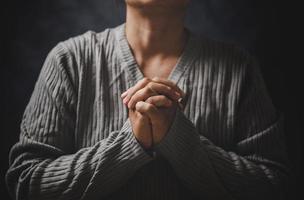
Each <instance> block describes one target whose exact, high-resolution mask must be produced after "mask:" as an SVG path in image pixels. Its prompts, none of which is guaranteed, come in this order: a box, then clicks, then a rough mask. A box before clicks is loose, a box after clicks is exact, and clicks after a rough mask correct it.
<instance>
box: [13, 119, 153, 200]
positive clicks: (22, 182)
mask: <svg viewBox="0 0 304 200" xmlns="http://www.w3.org/2000/svg"><path fill="white" fill-rule="evenodd" d="M131 130H132V129H131V127H130V123H129V121H127V122H126V123H125V124H124V126H123V128H122V129H121V130H120V131H117V132H112V133H111V134H110V135H109V137H108V138H107V139H105V140H102V141H100V142H98V143H96V144H95V145H94V146H93V147H90V148H85V149H81V150H79V151H78V152H77V153H75V154H71V155H64V154H63V152H60V150H57V149H54V147H52V146H48V145H45V144H42V143H35V142H34V143H27V144H24V143H23V144H17V145H15V147H14V148H13V149H12V152H11V156H15V155H18V157H15V158H13V157H12V158H11V160H14V161H15V162H14V163H12V165H11V167H10V169H9V171H8V173H7V182H8V185H9V186H10V187H9V188H10V190H11V193H14V194H16V195H17V197H16V199H21V198H22V199H23V198H24V196H22V195H27V196H28V197H30V198H31V199H81V198H85V199H96V198H97V199H98V198H101V197H103V196H106V195H108V194H110V193H112V192H113V191H115V189H116V188H118V187H119V186H121V185H122V184H124V183H125V182H126V180H127V179H128V178H129V177H130V176H132V174H134V173H135V171H136V170H137V169H139V168H140V167H141V166H143V165H144V164H146V163H147V162H149V161H150V160H151V157H150V156H149V155H148V154H146V153H145V151H144V150H143V149H142V147H141V146H140V145H139V143H138V142H137V141H136V139H135V137H134V136H133V134H132V131H131ZM37 150H38V151H39V152H37ZM21 194H22V195H21Z"/></svg>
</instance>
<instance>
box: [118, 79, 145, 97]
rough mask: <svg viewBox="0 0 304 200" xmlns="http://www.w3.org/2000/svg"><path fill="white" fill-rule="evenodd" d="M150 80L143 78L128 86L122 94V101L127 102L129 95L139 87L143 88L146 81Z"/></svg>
mask: <svg viewBox="0 0 304 200" xmlns="http://www.w3.org/2000/svg"><path fill="white" fill-rule="evenodd" d="M150 82H151V79H149V78H146V77H145V78H143V79H141V80H140V81H138V83H136V84H135V85H134V86H133V87H131V88H129V89H128V90H127V91H126V92H124V93H123V94H122V98H124V101H123V103H127V102H129V100H130V99H131V97H132V96H133V95H134V94H135V93H136V92H137V91H138V90H140V89H142V88H144V87H145V86H146V85H147V84H148V83H150Z"/></svg>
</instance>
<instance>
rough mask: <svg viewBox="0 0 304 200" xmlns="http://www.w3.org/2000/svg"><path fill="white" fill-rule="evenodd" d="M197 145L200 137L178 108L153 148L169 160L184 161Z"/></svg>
mask: <svg viewBox="0 0 304 200" xmlns="http://www.w3.org/2000/svg"><path fill="white" fill-rule="evenodd" d="M199 145H200V137H199V134H198V133H197V131H196V128H195V126H194V125H193V123H192V122H191V121H190V120H189V119H188V118H187V117H186V116H185V115H184V113H183V112H182V111H181V110H180V109H177V110H176V114H175V117H174V119H173V122H172V124H171V127H170V128H169V131H168V132H167V134H166V136H165V137H164V138H163V139H162V141H161V142H160V143H159V144H157V145H155V146H154V149H155V151H156V152H157V153H158V154H162V155H163V156H165V157H166V158H167V159H169V160H172V159H173V160H175V161H178V160H179V161H185V160H188V159H189V157H188V155H189V153H190V154H192V152H193V151H194V150H195V149H197V148H199Z"/></svg>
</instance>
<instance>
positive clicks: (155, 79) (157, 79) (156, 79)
mask: <svg viewBox="0 0 304 200" xmlns="http://www.w3.org/2000/svg"><path fill="white" fill-rule="evenodd" d="M152 80H153V81H160V78H159V77H157V76H156V77H154V78H152Z"/></svg>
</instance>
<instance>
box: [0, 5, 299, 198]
mask: <svg viewBox="0 0 304 200" xmlns="http://www.w3.org/2000/svg"><path fill="white" fill-rule="evenodd" d="M298 8H300V7H298V6H297V5H294V4H286V2H284V3H280V2H278V1H275V0H269V1H267V2H266V1H256V0H229V1H227V0H192V4H191V5H190V9H189V13H188V16H187V20H186V21H187V26H188V27H189V28H190V29H191V30H193V31H195V32H197V33H202V34H205V35H207V36H209V37H210V38H214V39H217V40H223V41H229V42H234V43H237V44H239V45H240V46H242V47H243V48H246V49H247V50H248V51H250V52H251V53H252V54H254V55H255V56H256V57H257V58H258V60H259V62H260V65H261V69H262V72H263V75H264V79H265V81H266V84H267V86H268V89H269V92H270V95H271V97H272V99H273V102H274V104H275V105H276V107H277V109H279V110H281V111H282V112H283V113H284V114H285V120H286V121H285V133H286V143H287V146H288V153H289V157H290V160H291V162H292V165H293V169H292V170H293V173H294V181H293V182H292V183H291V187H290V188H291V189H290V192H289V199H299V197H297V196H296V195H301V196H303V195H302V194H301V193H302V192H301V189H302V188H300V187H301V186H300V185H302V184H301V182H300V181H301V180H303V171H302V169H303V165H302V161H303V143H304V142H303V127H302V123H303V122H304V121H303V118H304V117H303V104H302V102H303V98H302V97H301V96H303V95H302V93H303V91H304V88H303V87H302V85H303V82H304V81H303V78H302V74H301V73H300V72H301V65H300V60H301V55H300V51H297V50H298V48H297V46H299V44H298V43H299V41H300V34H298V28H297V27H298V26H300V23H298V22H299V21H300V16H297V12H296V11H297V9H298ZM2 9H3V11H2V12H1V15H2V17H1V20H2V21H3V22H2V23H1V27H2V28H1V29H2V31H1V35H2V34H4V35H2V37H1V38H2V40H1V60H0V61H1V114H2V115H3V117H2V119H4V120H2V121H1V123H3V124H1V135H2V139H1V142H2V143H3V144H2V145H1V179H0V180H1V194H3V195H4V196H1V199H9V197H8V194H7V191H6V189H5V186H4V174H5V172H6V170H7V166H8V152H9V149H10V147H11V146H12V145H13V144H14V143H15V142H16V141H17V140H18V135H19V124H20V121H21V118H22V114H23V111H24V109H25V106H26V104H27V103H28V100H29V98H30V95H31V93H32V90H33V88H34V84H35V81H36V79H37V77H38V74H39V71H40V69H41V67H42V64H43V62H44V59H45V58H46V55H47V53H48V52H49V51H50V50H51V49H52V48H53V47H54V46H55V45H56V44H57V43H58V42H59V41H62V40H66V39H68V38H69V37H72V36H76V35H79V34H82V33H84V32H86V31H87V30H94V31H96V32H100V31H102V30H104V29H105V28H108V27H114V26H116V25H119V24H120V23H122V22H123V21H124V15H125V13H124V7H123V5H122V3H118V4H117V3H115V1H114V0H102V1H101V0H88V1H80V0H65V1H54V0H44V1H40V0H32V1H21V0H19V1H17V0H11V1H10V3H9V5H7V6H3V5H2Z"/></svg>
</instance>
